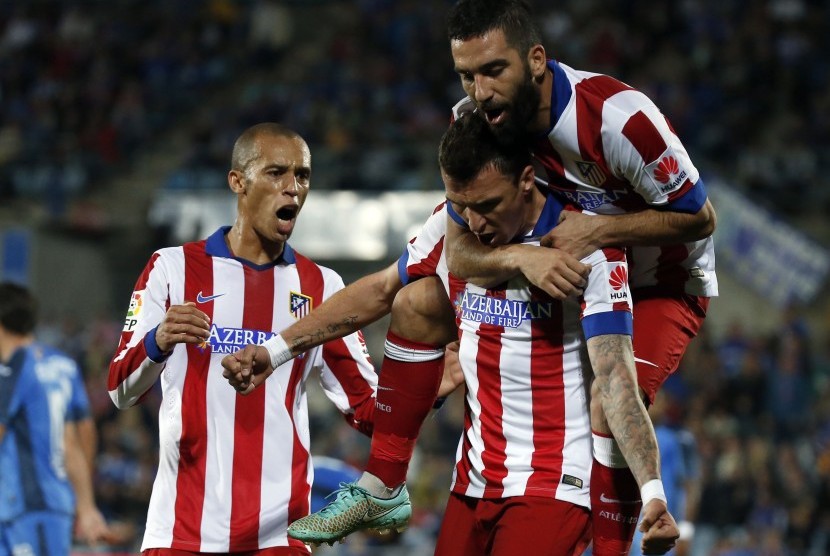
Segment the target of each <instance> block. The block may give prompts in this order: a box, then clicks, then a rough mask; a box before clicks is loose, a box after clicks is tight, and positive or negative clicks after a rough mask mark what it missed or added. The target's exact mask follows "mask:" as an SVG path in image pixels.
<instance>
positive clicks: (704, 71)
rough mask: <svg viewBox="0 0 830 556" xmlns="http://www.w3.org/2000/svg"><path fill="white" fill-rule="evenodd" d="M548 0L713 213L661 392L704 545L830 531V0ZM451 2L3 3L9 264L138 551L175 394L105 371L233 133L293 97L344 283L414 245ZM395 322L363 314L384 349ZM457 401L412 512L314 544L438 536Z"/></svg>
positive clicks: (385, 546)
mask: <svg viewBox="0 0 830 556" xmlns="http://www.w3.org/2000/svg"><path fill="white" fill-rule="evenodd" d="M535 4H536V9H537V13H538V14H539V17H540V18H541V22H542V27H543V30H544V33H545V42H546V45H547V49H548V52H549V54H550V55H551V56H553V57H555V58H557V59H559V60H561V61H563V62H565V63H567V64H569V65H573V66H575V67H577V68H580V69H587V70H591V71H596V72H603V73H609V74H611V75H614V76H617V77H619V78H621V79H623V80H624V81H626V82H628V83H629V84H631V85H633V86H635V87H638V88H640V89H642V90H643V91H644V92H646V93H647V94H649V95H650V96H651V97H652V98H653V99H654V100H655V101H656V102H657V104H658V106H660V107H661V108H662V109H663V111H664V112H665V113H666V114H667V116H668V117H669V118H670V119H671V120H672V122H673V124H674V127H675V128H676V129H677V130H678V132H679V134H680V136H681V137H682V138H683V140H684V142H685V144H686V146H687V148H688V149H689V151H690V152H691V154H692V158H693V160H694V161H695V162H696V165H697V166H698V168H700V170H701V173H702V175H703V177H704V179H705V182H706V184H707V186H708V187H709V190H710V195H711V197H712V198H713V201H714V203H715V206H716V208H717V210H718V215H719V227H718V231H717V232H716V239H717V249H718V253H717V256H718V270H719V272H718V274H719V278H720V281H721V296H720V297H719V298H717V299H716V300H714V301H713V303H712V306H711V314H710V316H709V318H708V319H707V323H706V326H705V328H704V331H703V333H702V334H701V336H700V337H699V338H698V339H697V340H696V341H695V342H694V344H693V346H692V348H691V349H690V352H689V353H688V354H687V356H686V357H685V360H684V362H683V365H682V367H681V371H680V372H679V373H678V374H677V375H676V376H675V377H673V379H672V380H671V381H670V382H669V383H668V384H667V386H666V388H665V393H664V396H665V397H666V400H667V401H668V402H669V403H668V405H669V411H668V412H667V414H666V417H665V418H666V419H667V420H668V422H669V423H670V424H673V425H676V426H684V427H687V428H688V429H690V430H691V431H692V432H693V433H694V435H695V438H696V440H697V443H698V446H699V449H700V455H701V469H700V488H701V496H700V503H699V510H698V512H697V515H696V517H695V519H694V522H695V524H696V527H697V532H696V535H695V538H694V542H693V544H692V554H695V555H700V556H706V555H720V556H725V555H750V554H764V555H769V556H773V555H778V554H781V555H800V554H805V555H810V556H812V555H822V554H830V341H828V340H830V334H829V333H830V305H828V301H827V300H828V296H827V294H826V288H827V272H828V267H830V255H829V254H828V243H830V224H828V218H827V214H828V209H830V179H828V174H827V173H825V172H824V171H823V170H822V169H823V168H827V167H828V163H830V58H828V56H827V54H828V52H830V3H828V2H825V1H822V0H755V1H751V0H682V1H678V2H672V3H662V2H648V1H643V0H631V1H623V0H606V1H600V0H563V1H560V2H556V3H550V2H542V1H541V0H539V1H538V2H536V3H535ZM449 5H450V2H449V0H352V1H343V0H282V1H280V0H237V1H233V0H207V1H204V2H202V1H188V0H164V1H162V0H143V1H138V0H87V1H75V2H71V1H54V0H27V1H26V2H0V279H3V280H15V281H19V282H23V283H26V284H28V285H30V286H31V287H32V288H33V289H34V290H35V292H36V293H37V295H38V297H39V298H40V300H41V306H42V326H41V329H40V331H39V333H40V338H41V339H42V340H43V341H44V342H47V343H51V344H53V345H56V346H57V347H60V348H63V349H65V350H66V351H67V352H69V353H71V354H72V355H73V356H74V357H76V358H77V359H78V361H79V362H80V363H81V365H82V367H83V370H84V373H85V380H86V384H87V387H88V390H89V394H90V397H91V400H92V404H93V410H94V413H95V417H96V420H97V423H98V426H99V432H100V451H99V454H98V459H97V462H96V490H97V496H98V501H99V504H100V505H101V507H102V509H103V510H104V512H105V513H106V515H107V517H108V518H109V519H111V520H114V521H118V522H121V523H122V524H124V527H125V530H126V531H128V534H127V539H128V540H127V541H125V543H124V545H123V546H120V547H112V549H113V550H115V551H123V552H136V551H137V550H138V546H139V542H140V538H141V530H142V526H143V522H144V518H145V514H146V509H147V500H148V496H149V492H150V485H151V483H152V480H153V476H154V472H155V465H156V457H157V447H156V445H157V438H156V435H157V423H156V420H157V418H156V408H157V404H158V403H159V400H158V399H157V397H156V398H153V397H151V398H150V399H148V400H147V402H145V404H144V405H143V406H142V407H141V408H140V409H138V408H137V409H133V410H130V411H126V412H117V411H116V410H115V409H114V407H113V406H112V404H111V402H110V400H109V397H108V395H107V392H106V373H107V364H108V361H109V359H110V357H111V356H112V353H113V351H114V349H115V346H116V341H117V337H118V333H119V331H120V329H121V322H122V319H123V315H124V312H125V311H126V308H127V302H128V300H129V294H130V292H131V291H132V285H133V282H134V280H135V278H136V277H137V275H138V273H139V272H140V270H141V268H142V267H143V265H144V263H145V262H146V260H147V258H148V257H149V255H150V253H151V252H152V251H153V250H155V249H157V248H159V247H163V246H166V245H171V244H175V243H181V242H183V241H187V240H191V239H196V238H201V237H204V236H205V235H207V234H208V233H209V232H210V231H212V230H213V229H215V227H217V226H218V225H219V224H223V223H230V219H231V218H232V215H233V213H234V209H235V205H234V200H233V198H232V195H231V194H230V192H229V191H228V190H227V189H226V181H225V174H226V172H227V167H228V164H229V153H230V150H231V146H232V142H233V140H234V139H235V137H236V136H237V135H238V133H239V132H240V131H241V130H242V129H244V128H245V127H247V126H249V125H251V124H253V123H257V122H260V121H266V120H274V121H280V122H283V123H285V124H286V125H288V126H289V127H292V128H294V129H296V130H298V131H299V132H300V133H301V134H303V135H304V136H305V138H306V139H307V140H308V142H309V144H310V146H311V149H312V154H313V167H314V175H313V180H312V183H313V187H312V193H311V195H310V197H309V202H308V203H307V206H306V208H305V209H304V211H303V214H302V216H301V218H300V225H299V227H298V230H297V232H296V233H295V240H293V241H292V243H293V244H294V245H295V246H296V247H297V248H298V249H299V250H300V251H303V252H304V253H305V254H307V255H309V256H311V257H313V258H316V259H317V260H318V261H319V262H321V263H323V264H326V265H328V266H331V267H333V268H335V269H336V270H338V271H339V272H340V273H341V274H342V275H343V276H344V279H345V280H346V282H347V283H348V282H350V281H353V280H354V279H356V278H358V277H359V276H362V275H364V274H366V273H368V272H371V271H374V270H376V269H379V268H381V267H382V266H384V265H386V264H388V263H389V262H390V261H392V260H394V259H395V258H397V256H398V255H399V253H400V250H401V249H402V247H403V244H404V241H406V239H408V238H409V237H410V236H411V235H412V234H413V233H414V231H416V230H417V228H418V225H419V224H420V223H421V221H422V220H424V219H425V218H426V216H427V215H428V214H429V212H430V209H431V208H432V206H434V205H435V204H436V203H437V202H438V201H439V200H440V199H441V197H442V194H441V182H440V178H439V175H438V172H437V164H436V160H435V159H436V154H435V151H436V146H437V143H438V140H439V138H440V136H441V133H442V132H443V130H444V129H445V126H446V124H447V122H448V117H449V107H450V106H452V104H454V102H455V101H456V100H457V99H458V98H460V96H461V89H460V86H459V84H458V82H457V79H456V77H455V76H454V74H453V72H452V70H451V60H450V55H449V48H448V45H447V41H446V39H445V36H444V19H443V18H444V14H445V13H446V10H447V7H448V6H449ZM384 332H385V323H384V322H381V323H378V324H376V325H374V326H372V327H370V328H369V329H368V330H367V338H368V341H369V345H370V350H371V352H372V354H373V356H374V358H375V361H376V363H379V362H380V360H381V357H382V340H383V334H384ZM454 398H456V399H451V400H450V402H449V403H448V404H447V406H446V407H445V408H444V409H443V410H441V411H439V412H437V413H435V414H434V415H433V417H432V418H431V419H430V420H429V421H428V423H427V425H426V427H425V430H424V433H423V435H422V438H421V440H420V441H419V448H418V451H417V454H416V460H415V464H414V465H413V469H412V476H411V484H412V494H413V500H414V503H415V507H416V513H415V517H414V520H413V525H412V527H411V529H410V530H409V531H407V532H406V533H405V534H403V535H402V536H400V537H399V538H395V539H389V540H385V541H382V540H378V539H370V538H368V537H361V536H356V537H355V538H353V539H350V540H349V542H348V544H346V545H342V546H340V547H338V548H336V549H327V550H321V551H320V553H329V554H431V553H432V546H433V542H434V536H435V532H436V531H437V528H438V526H439V524H440V520H441V511H442V508H443V504H444V502H445V500H446V496H447V487H448V484H449V475H450V472H451V467H452V461H453V458H454V454H455V445H456V441H457V437H458V433H459V430H460V417H461V413H462V408H461V404H460V403H459V402H460V396H458V395H456V396H454ZM312 405H313V408H312V413H313V441H312V442H313V451H314V453H316V454H321V455H326V456H332V457H336V458H340V459H342V460H344V461H346V462H349V463H351V464H353V465H355V466H357V467H360V466H361V464H362V462H363V461H364V460H365V456H366V453H367V449H368V443H367V441H366V440H365V439H363V438H360V437H359V436H358V435H357V434H356V433H353V431H351V429H348V428H346V426H345V425H341V420H340V418H339V416H337V415H336V414H335V413H334V410H333V408H332V407H331V406H330V405H329V404H328V403H327V402H326V401H324V400H322V399H320V398H319V397H313V399H312ZM78 551H79V552H90V551H97V552H100V551H101V549H100V548H98V549H90V548H88V547H78Z"/></svg>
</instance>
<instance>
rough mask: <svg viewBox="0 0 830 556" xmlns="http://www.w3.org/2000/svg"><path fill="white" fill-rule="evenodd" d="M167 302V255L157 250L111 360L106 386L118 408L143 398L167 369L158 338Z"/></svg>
mask: <svg viewBox="0 0 830 556" xmlns="http://www.w3.org/2000/svg"><path fill="white" fill-rule="evenodd" d="M168 305H169V294H168V278H167V276H166V272H165V270H164V257H163V256H162V254H161V253H160V252H156V253H155V254H154V255H153V257H152V258H151V259H150V261H149V262H148V263H147V266H145V267H144V271H143V272H142V273H141V276H139V278H138V281H137V282H136V285H135V290H134V291H133V293H132V295H131V297H130V305H129V308H128V309H127V316H126V317H125V319H124V328H123V330H122V331H121V338H120V340H119V343H118V349H117V351H116V353H115V357H113V359H112V362H111V363H110V368H109V379H108V382H107V388H108V390H109V394H110V397H111V398H112V400H113V402H114V403H115V405H116V406H117V407H119V408H122V409H123V408H126V407H130V406H132V405H135V404H136V403H137V402H138V401H140V399H141V397H142V396H143V395H144V394H145V393H146V392H147V391H148V390H149V389H150V388H151V387H152V386H153V384H154V383H155V381H156V379H158V377H159V375H160V374H161V372H162V370H163V369H164V366H165V355H164V354H163V353H161V351H160V349H159V347H158V344H156V339H155V338H156V328H158V325H159V324H160V323H161V320H162V319H163V318H164V314H165V312H166V311H167V307H168Z"/></svg>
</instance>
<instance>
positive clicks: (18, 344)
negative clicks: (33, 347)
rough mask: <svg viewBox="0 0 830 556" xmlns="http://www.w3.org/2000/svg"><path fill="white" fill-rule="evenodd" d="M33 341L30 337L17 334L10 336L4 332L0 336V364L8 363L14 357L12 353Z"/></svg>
mask: <svg viewBox="0 0 830 556" xmlns="http://www.w3.org/2000/svg"><path fill="white" fill-rule="evenodd" d="M33 341H34V337H33V336H31V335H28V336H18V335H17V334H10V333H8V332H5V331H4V332H3V333H2V334H0V362H2V361H8V360H9V359H11V357H12V355H14V352H16V351H17V350H18V349H20V348H22V347H25V346H28V345H29V344H31V343H32V342H33Z"/></svg>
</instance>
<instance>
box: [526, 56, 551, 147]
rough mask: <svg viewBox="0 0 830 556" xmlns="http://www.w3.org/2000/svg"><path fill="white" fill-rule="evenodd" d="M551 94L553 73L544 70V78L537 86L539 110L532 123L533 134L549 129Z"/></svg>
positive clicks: (547, 69)
mask: <svg viewBox="0 0 830 556" xmlns="http://www.w3.org/2000/svg"><path fill="white" fill-rule="evenodd" d="M552 94H553V72H552V71H550V69H549V68H545V76H544V78H543V79H542V83H541V84H540V85H539V95H540V96H539V110H538V111H537V112H536V119H535V120H534V121H533V129H532V130H531V131H532V132H533V133H542V132H545V131H547V130H548V128H549V127H550V111H551V109H552V105H551V95H552Z"/></svg>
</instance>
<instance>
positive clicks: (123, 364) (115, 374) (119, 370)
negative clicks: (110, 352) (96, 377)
mask: <svg viewBox="0 0 830 556" xmlns="http://www.w3.org/2000/svg"><path fill="white" fill-rule="evenodd" d="M158 258H159V254H158V253H153V256H152V257H150V261H149V262H148V263H147V265H146V266H145V267H144V270H143V271H142V272H141V276H139V277H138V280H137V281H136V283H135V287H134V288H133V291H134V292H137V291H141V290H143V289H144V288H146V287H147V282H148V281H149V280H150V273H151V272H152V271H153V268H155V266H156V259H158ZM168 303H169V298H168ZM132 338H133V332H122V333H121V338H120V340H119V342H118V349H117V350H116V351H115V353H118V354H121V353H122V352H123V351H124V350H125V349H127V344H129V343H130V340H132ZM116 359H118V357H114V358H113V361H112V363H110V369H109V375H108V377H107V390H115V389H116V388H117V387H118V385H119V384H121V383H122V382H124V381H125V380H127V377H128V376H130V374H131V373H132V372H134V371H136V370H138V368H139V366H140V365H141V363H142V362H143V361H144V360H145V359H147V350H146V349H144V342H139V343H138V344H137V345H135V346H134V347H133V348H132V351H131V352H130V353H127V354H126V355H125V356H124V358H123V359H119V360H118V361H117V362H116Z"/></svg>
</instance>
